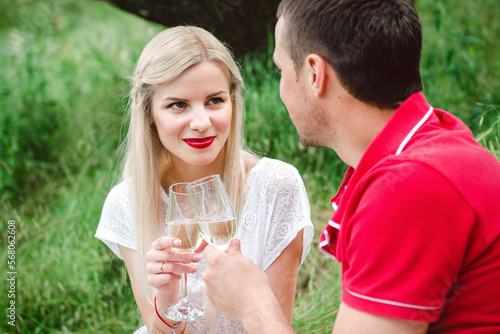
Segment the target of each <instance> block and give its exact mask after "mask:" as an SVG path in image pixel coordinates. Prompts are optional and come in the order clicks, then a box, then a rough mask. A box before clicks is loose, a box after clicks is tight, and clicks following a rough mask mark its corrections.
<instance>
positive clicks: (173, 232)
mask: <svg viewBox="0 0 500 334" xmlns="http://www.w3.org/2000/svg"><path fill="white" fill-rule="evenodd" d="M186 186H187V182H185V183H182V182H181V183H175V184H173V185H171V186H170V188H169V192H168V193H169V196H168V211H167V220H166V224H167V234H168V235H169V236H171V237H175V238H179V239H180V240H181V246H180V247H179V248H177V249H178V250H180V251H184V252H192V251H194V250H195V249H196V247H197V246H198V240H199V232H198V228H197V227H196V222H195V220H194V216H193V208H192V206H191V201H190V199H189V195H188V193H187V189H186ZM199 241H200V242H201V240H199ZM180 295H181V296H180V301H179V302H178V303H175V304H170V305H168V306H167V307H166V308H165V309H164V310H163V314H164V315H165V316H166V317H167V318H169V319H172V320H174V321H192V320H195V319H198V318H199V317H201V316H203V309H202V308H201V307H200V306H198V305H195V304H192V303H190V302H189V301H188V297H187V276H186V274H184V273H183V274H182V277H181V281H180Z"/></svg>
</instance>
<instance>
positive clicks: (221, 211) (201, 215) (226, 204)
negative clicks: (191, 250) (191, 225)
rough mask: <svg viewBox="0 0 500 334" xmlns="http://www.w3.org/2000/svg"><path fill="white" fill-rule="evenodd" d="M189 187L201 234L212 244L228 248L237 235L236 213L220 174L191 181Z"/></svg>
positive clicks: (220, 247)
mask: <svg viewBox="0 0 500 334" xmlns="http://www.w3.org/2000/svg"><path fill="white" fill-rule="evenodd" d="M187 189H188V193H189V197H190V198H191V203H192V205H193V211H194V218H195V220H196V223H197V224H198V227H199V230H200V233H201V236H202V237H203V239H205V240H206V241H207V243H209V244H210V245H213V246H215V247H216V248H218V249H221V250H226V249H227V247H228V245H229V241H230V240H231V239H233V238H234V236H235V235H236V215H235V213H234V208H233V205H232V204H231V201H230V200H229V196H228V195H227V193H226V189H225V188H224V184H223V183H222V180H221V178H220V175H212V176H207V177H205V178H203V179H200V180H197V181H194V182H191V183H189V184H188V185H187Z"/></svg>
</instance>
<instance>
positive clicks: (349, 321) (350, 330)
mask: <svg viewBox="0 0 500 334" xmlns="http://www.w3.org/2000/svg"><path fill="white" fill-rule="evenodd" d="M428 328H429V324H428V323H426V322H418V321H408V320H401V319H395V318H387V317H380V316H377V315H373V314H370V313H366V312H362V311H358V310H356V309H353V308H352V307H349V306H347V305H346V304H344V303H342V304H340V308H339V313H338V315H337V318H336V319H335V326H334V327H333V332H332V334H358V333H360V334H361V333H372V334H378V333H380V334H410V333H411V334H420V333H427V329H428Z"/></svg>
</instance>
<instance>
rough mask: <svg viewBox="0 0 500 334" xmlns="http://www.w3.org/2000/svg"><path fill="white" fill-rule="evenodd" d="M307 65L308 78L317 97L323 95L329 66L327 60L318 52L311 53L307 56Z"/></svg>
mask: <svg viewBox="0 0 500 334" xmlns="http://www.w3.org/2000/svg"><path fill="white" fill-rule="evenodd" d="M306 66H307V67H308V71H307V72H308V75H309V77H308V80H309V85H310V87H311V89H312V90H313V94H314V96H315V97H318V98H319V97H322V96H323V94H324V92H325V89H326V82H327V80H326V79H327V66H328V63H327V62H326V60H325V59H324V58H323V57H321V56H320V55H318V54H315V53H311V54H309V55H308V56H307V58H306Z"/></svg>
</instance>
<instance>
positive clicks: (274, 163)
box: [248, 158, 302, 187]
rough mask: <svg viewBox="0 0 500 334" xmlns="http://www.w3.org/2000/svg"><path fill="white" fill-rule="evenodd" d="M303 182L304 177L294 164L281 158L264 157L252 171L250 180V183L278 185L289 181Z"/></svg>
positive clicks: (269, 185)
mask: <svg viewBox="0 0 500 334" xmlns="http://www.w3.org/2000/svg"><path fill="white" fill-rule="evenodd" d="M297 181H300V183H302V178H301V176H300V174H299V172H298V170H297V168H295V167H294V166H292V165H291V164H289V163H286V162H284V161H281V160H277V159H271V158H262V159H260V160H259V161H258V162H257V164H255V166H254V167H253V168H252V170H251V171H250V175H249V178H248V182H249V183H250V184H259V185H266V187H276V186H277V185H280V184H281V185H283V184H288V183H297Z"/></svg>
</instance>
